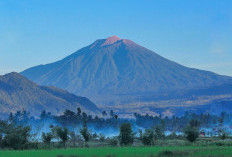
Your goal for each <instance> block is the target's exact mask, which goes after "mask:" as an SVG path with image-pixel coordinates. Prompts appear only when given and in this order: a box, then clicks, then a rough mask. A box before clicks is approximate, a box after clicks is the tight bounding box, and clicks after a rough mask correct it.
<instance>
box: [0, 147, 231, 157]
mask: <svg viewBox="0 0 232 157" xmlns="http://www.w3.org/2000/svg"><path fill="white" fill-rule="evenodd" d="M166 150H169V151H172V152H174V153H177V154H179V155H177V156H209V155H210V156H232V147H231V146H221V147H220V146H205V147H204V146H177V147H167V146H165V147H124V148H110V147H108V148H68V149H53V150H24V151H4V150H2V151H0V157H58V156H62V157H63V156H64V157H70V156H75V157H76V156H77V157H107V156H108V157H152V156H154V157H155V156H158V155H159V153H160V152H163V151H166Z"/></svg>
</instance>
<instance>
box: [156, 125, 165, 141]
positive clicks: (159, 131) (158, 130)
mask: <svg viewBox="0 0 232 157" xmlns="http://www.w3.org/2000/svg"><path fill="white" fill-rule="evenodd" d="M163 138H164V132H163V131H162V129H161V127H159V126H156V127H155V139H156V140H158V139H159V140H160V139H163Z"/></svg>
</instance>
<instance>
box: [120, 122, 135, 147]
mask: <svg viewBox="0 0 232 157" xmlns="http://www.w3.org/2000/svg"><path fill="white" fill-rule="evenodd" d="M119 140H120V145H121V146H126V145H131V144H133V142H134V133H133V131H132V127H131V124H130V123H123V124H122V125H121V126H120V134H119Z"/></svg>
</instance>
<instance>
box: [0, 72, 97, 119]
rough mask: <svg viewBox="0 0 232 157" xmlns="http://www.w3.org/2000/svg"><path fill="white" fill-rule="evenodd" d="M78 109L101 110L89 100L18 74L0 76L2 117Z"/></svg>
mask: <svg viewBox="0 0 232 157" xmlns="http://www.w3.org/2000/svg"><path fill="white" fill-rule="evenodd" d="M77 107H80V108H81V109H82V110H84V111H87V112H88V113H98V112H99V109H98V108H97V107H96V106H95V104H94V103H92V102H91V101H90V100H89V99H87V98H85V97H79V96H76V95H73V94H70V93H68V92H66V91H64V90H61V89H58V88H55V87H45V86H38V85H37V84H35V83H33V82H31V81H29V80H28V79H26V78H24V77H23V76H21V75H20V74H18V73H10V74H7V75H4V76H0V108H1V111H0V115H4V114H9V112H15V111H17V110H22V109H25V110H26V111H29V112H30V113H31V114H32V115H34V116H38V115H39V114H40V113H41V111H42V110H46V111H47V112H51V113H53V114H60V113H62V112H64V111H65V110H66V109H71V110H73V111H76V109H77Z"/></svg>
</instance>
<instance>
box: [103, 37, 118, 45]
mask: <svg viewBox="0 0 232 157" xmlns="http://www.w3.org/2000/svg"><path fill="white" fill-rule="evenodd" d="M119 40H121V39H120V38H119V37H117V36H116V35H114V36H112V37H108V38H106V40H105V42H104V43H103V44H102V46H105V45H111V44H113V43H115V42H117V41H119Z"/></svg>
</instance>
